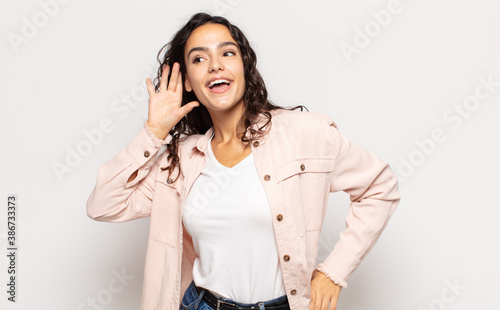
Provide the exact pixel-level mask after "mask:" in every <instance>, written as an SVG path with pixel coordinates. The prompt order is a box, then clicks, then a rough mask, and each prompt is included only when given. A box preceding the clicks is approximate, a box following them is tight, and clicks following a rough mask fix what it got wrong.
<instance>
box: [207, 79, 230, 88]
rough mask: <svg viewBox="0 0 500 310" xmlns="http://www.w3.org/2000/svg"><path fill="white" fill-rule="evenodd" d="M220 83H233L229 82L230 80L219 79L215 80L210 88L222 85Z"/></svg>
mask: <svg viewBox="0 0 500 310" xmlns="http://www.w3.org/2000/svg"><path fill="white" fill-rule="evenodd" d="M220 83H227V84H229V83H231V82H229V81H228V80H224V79H218V80H213V81H212V82H211V83H210V84H208V87H213V86H214V85H215V84H220Z"/></svg>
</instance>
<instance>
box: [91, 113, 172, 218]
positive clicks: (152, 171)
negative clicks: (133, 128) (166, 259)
mask: <svg viewBox="0 0 500 310" xmlns="http://www.w3.org/2000/svg"><path fill="white" fill-rule="evenodd" d="M171 138H172V137H171V136H170V135H168V136H167V137H166V138H165V139H164V140H160V139H158V138H157V137H156V136H154V134H153V133H152V132H151V130H150V128H149V127H148V125H147V121H144V126H143V127H142V128H141V130H140V131H139V133H138V135H137V136H136V137H135V138H134V139H133V140H132V142H130V144H128V145H127V147H125V149H123V150H121V151H120V152H119V153H118V155H116V156H115V157H114V158H112V159H111V160H109V161H107V162H106V163H104V164H103V165H102V166H101V167H100V168H99V171H98V173H97V182H96V185H95V187H94V189H93V190H92V192H91V194H90V197H89V198H88V200H87V215H88V216H89V217H90V218H92V219H94V220H96V221H103V222H126V221H130V220H133V219H137V218H142V217H147V216H149V215H150V212H151V205H152V199H153V191H154V186H155V178H156V174H157V171H158V168H159V167H158V162H157V160H156V157H157V153H158V151H159V150H160V148H161V147H162V145H163V144H165V143H168V142H169V141H170V140H171ZM135 171H137V176H136V177H135V179H133V180H132V181H130V182H127V181H128V179H129V177H130V176H131V175H132V174H133V173H134V172H135Z"/></svg>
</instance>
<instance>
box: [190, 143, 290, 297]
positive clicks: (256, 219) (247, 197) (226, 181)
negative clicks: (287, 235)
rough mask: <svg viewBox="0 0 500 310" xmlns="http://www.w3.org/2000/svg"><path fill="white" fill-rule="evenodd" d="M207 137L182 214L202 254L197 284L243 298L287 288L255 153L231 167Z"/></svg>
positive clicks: (277, 294)
mask: <svg viewBox="0 0 500 310" xmlns="http://www.w3.org/2000/svg"><path fill="white" fill-rule="evenodd" d="M212 138H213V135H212V137H211V138H210V140H209V142H208V148H207V155H208V157H207V165H206V167H205V169H204V170H203V171H202V173H201V175H200V176H199V177H198V178H197V179H196V181H195V182H194V184H193V186H192V188H191V190H190V192H189V194H188V196H187V198H186V204H185V205H184V208H183V213H182V220H183V223H184V226H185V227H186V230H187V231H188V233H189V234H190V235H191V237H192V238H193V245H194V250H195V252H196V254H197V256H196V258H195V261H194V265H193V280H194V282H195V284H196V285H197V286H200V287H203V288H205V289H208V290H210V291H211V292H213V293H215V294H216V295H220V296H224V297H226V298H230V299H232V300H235V301H238V302H241V303H256V302H259V301H266V300H270V299H275V298H277V297H280V296H283V295H285V294H286V292H285V286H284V283H283V277H282V274H281V268H280V265H279V256H278V250H277V246H276V239H275V236H274V231H273V224H272V218H271V210H270V207H269V204H268V201H267V197H266V195H265V192H264V188H263V186H262V183H261V182H260V180H259V176H258V174H257V169H256V167H255V163H254V161H253V156H252V153H250V154H249V155H248V156H247V157H246V158H245V159H243V160H242V161H240V162H239V163H238V164H237V165H236V166H234V167H231V168H228V167H226V166H224V165H222V164H221V163H219V162H218V161H217V159H216V158H215V156H214V154H213V151H212V147H211V141H212Z"/></svg>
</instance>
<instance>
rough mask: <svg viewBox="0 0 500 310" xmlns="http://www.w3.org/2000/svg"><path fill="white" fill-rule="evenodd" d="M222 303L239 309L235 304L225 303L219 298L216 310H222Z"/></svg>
mask: <svg viewBox="0 0 500 310" xmlns="http://www.w3.org/2000/svg"><path fill="white" fill-rule="evenodd" d="M221 303H224V304H228V305H231V306H233V307H237V306H236V305H235V304H232V303H230V302H225V301H223V300H220V299H219V298H217V309H216V310H220V304H221ZM237 308H239V307H237Z"/></svg>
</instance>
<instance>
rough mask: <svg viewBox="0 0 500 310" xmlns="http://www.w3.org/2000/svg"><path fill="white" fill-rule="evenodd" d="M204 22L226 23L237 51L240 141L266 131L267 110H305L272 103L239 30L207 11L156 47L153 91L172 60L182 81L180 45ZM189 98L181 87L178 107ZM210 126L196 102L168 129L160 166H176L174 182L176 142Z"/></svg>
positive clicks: (183, 69)
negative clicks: (240, 61)
mask: <svg viewBox="0 0 500 310" xmlns="http://www.w3.org/2000/svg"><path fill="white" fill-rule="evenodd" d="M204 24H221V25H224V26H226V27H227V28H228V29H229V32H230V33H231V36H232V38H233V39H234V40H235V41H236V43H237V44H238V46H239V48H240V50H241V56H242V59H243V66H244V76H245V93H244V95H243V100H244V106H245V108H244V113H243V115H242V118H241V119H240V122H243V124H244V125H245V128H246V129H245V132H244V134H243V136H242V137H241V141H242V142H244V143H251V142H252V141H253V140H255V139H257V138H259V137H261V136H263V135H265V134H266V133H267V131H265V132H264V131H263V129H264V128H265V127H266V126H267V125H268V124H269V123H270V122H271V113H269V111H271V110H275V109H286V110H295V109H298V108H300V109H301V111H303V108H305V109H306V110H307V108H306V107H305V106H303V105H298V106H295V107H292V108H289V107H287V108H284V107H280V106H277V105H274V104H273V103H272V102H271V101H270V100H269V98H268V93H267V89H266V86H265V84H264V81H263V79H262V77H261V75H260V73H259V71H258V70H257V67H256V65H257V56H256V54H255V52H254V50H253V49H252V47H250V44H249V43H248V40H247V38H246V37H245V35H244V34H243V32H241V30H240V29H239V28H238V27H236V26H235V25H233V24H231V23H230V22H229V21H228V20H227V19H226V18H224V17H221V16H212V15H209V14H207V13H197V14H195V15H193V16H191V18H190V19H189V21H188V22H187V23H186V24H185V25H184V26H183V27H182V28H181V29H179V30H178V31H177V33H176V34H175V35H174V37H173V38H172V40H171V41H170V42H168V43H167V44H165V45H164V46H163V47H162V48H161V49H160V51H159V52H158V57H157V59H158V62H159V63H160V67H159V68H158V72H157V76H156V78H155V79H154V81H153V85H154V87H155V91H158V89H159V87H160V82H161V75H162V72H163V68H164V67H165V66H166V65H169V66H170V67H171V68H172V67H173V65H174V63H175V62H178V63H179V64H180V71H181V73H182V83H183V85H184V82H185V74H186V63H185V59H184V52H185V51H184V48H185V46H186V42H187V40H188V38H189V36H190V35H191V33H192V32H193V31H194V30H195V29H196V28H198V27H200V26H202V25H204ZM165 48H166V49H167V50H166V52H165V54H164V56H163V57H162V58H161V57H160V55H161V54H162V51H163V50H164V49H165ZM170 75H171V71H170V73H169V75H168V78H167V82H168V81H169V80H170ZM191 101H198V98H197V97H196V95H195V93H194V92H188V91H186V89H185V88H183V95H182V103H181V106H183V105H185V104H187V103H189V102H191ZM198 102H199V101H198ZM261 113H262V114H263V115H264V116H265V117H267V118H268V120H267V122H266V123H265V124H264V125H263V126H262V127H260V128H258V130H257V131H255V130H253V129H250V128H251V126H252V125H253V124H254V123H255V122H256V120H257V118H258V116H259V114H261ZM210 127H212V119H211V117H210V114H209V113H208V110H207V108H206V107H205V106H204V105H202V104H200V105H199V106H198V107H196V108H195V109H193V110H192V111H191V112H189V113H188V114H186V115H185V116H184V117H183V118H182V119H181V120H180V121H179V122H178V123H177V124H176V125H175V126H174V128H172V130H171V131H170V132H169V134H170V135H171V136H172V140H171V141H170V143H168V144H167V150H168V152H169V155H168V157H167V160H168V161H169V162H170V164H169V166H168V167H161V169H162V170H167V169H168V171H169V178H170V175H171V174H172V171H174V170H175V167H176V166H177V167H178V168H179V173H178V175H177V177H176V178H175V180H173V182H175V181H177V179H178V177H179V175H180V173H181V172H180V165H179V155H178V148H179V142H182V141H184V140H185V139H186V138H187V137H188V136H189V135H193V134H205V133H206V132H207V130H208V129H210ZM249 129H250V139H247V138H246V136H247V131H248V130H249ZM181 135H184V136H183V139H182V140H181V139H180V138H181Z"/></svg>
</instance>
